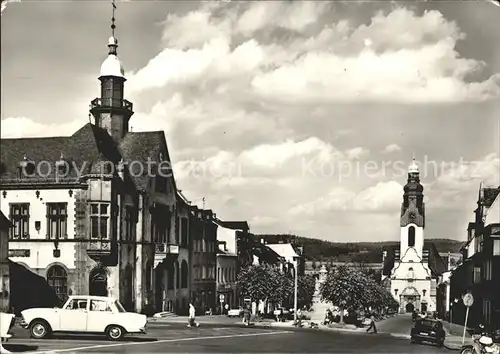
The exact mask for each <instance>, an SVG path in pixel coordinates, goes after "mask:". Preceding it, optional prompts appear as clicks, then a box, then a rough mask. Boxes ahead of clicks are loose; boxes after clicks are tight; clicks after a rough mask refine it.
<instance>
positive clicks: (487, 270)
mask: <svg viewBox="0 0 500 354" xmlns="http://www.w3.org/2000/svg"><path fill="white" fill-rule="evenodd" d="M484 280H491V261H490V260H489V261H485V262H484Z"/></svg>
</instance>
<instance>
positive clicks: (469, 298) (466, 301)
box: [462, 293, 474, 347]
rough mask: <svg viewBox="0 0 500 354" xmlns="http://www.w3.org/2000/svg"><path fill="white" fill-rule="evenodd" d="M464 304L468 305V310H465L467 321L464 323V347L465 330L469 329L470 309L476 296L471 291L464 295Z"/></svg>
mask: <svg viewBox="0 0 500 354" xmlns="http://www.w3.org/2000/svg"><path fill="white" fill-rule="evenodd" d="M462 300H463V302H464V305H465V306H466V307H467V311H466V312H465V323H464V334H463V336H462V347H463V346H464V344H465V331H466V330H467V322H468V320H469V310H470V307H471V306H472V304H473V303H474V296H472V294H471V293H467V294H465V295H464V296H463V297H462Z"/></svg>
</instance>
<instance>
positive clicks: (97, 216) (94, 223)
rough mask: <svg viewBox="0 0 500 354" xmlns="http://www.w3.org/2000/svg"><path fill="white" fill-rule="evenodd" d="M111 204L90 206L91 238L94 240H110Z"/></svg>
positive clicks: (93, 204)
mask: <svg viewBox="0 0 500 354" xmlns="http://www.w3.org/2000/svg"><path fill="white" fill-rule="evenodd" d="M109 209H110V207H109V203H92V204H90V237H91V238H92V239H109V237H108V221H109Z"/></svg>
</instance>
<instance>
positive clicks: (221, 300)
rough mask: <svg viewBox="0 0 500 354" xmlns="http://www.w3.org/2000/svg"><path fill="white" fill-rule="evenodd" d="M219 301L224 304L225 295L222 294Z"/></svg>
mask: <svg viewBox="0 0 500 354" xmlns="http://www.w3.org/2000/svg"><path fill="white" fill-rule="evenodd" d="M219 301H220V302H224V294H220V295H219Z"/></svg>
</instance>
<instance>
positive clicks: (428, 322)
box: [411, 318, 446, 347]
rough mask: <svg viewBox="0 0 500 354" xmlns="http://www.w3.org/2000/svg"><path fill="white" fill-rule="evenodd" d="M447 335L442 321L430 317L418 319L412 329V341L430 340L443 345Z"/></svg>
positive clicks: (429, 341)
mask: <svg viewBox="0 0 500 354" xmlns="http://www.w3.org/2000/svg"><path fill="white" fill-rule="evenodd" d="M445 337H446V334H445V332H444V329H443V324H442V323H441V321H438V320H434V319H430V318H421V319H417V320H416V321H415V324H414V325H413V328H412V329H411V342H412V343H422V342H428V343H433V344H436V345H437V346H440V347H441V346H443V343H444V339H445Z"/></svg>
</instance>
